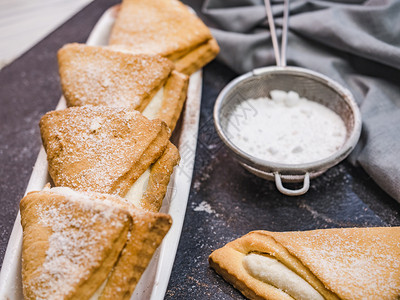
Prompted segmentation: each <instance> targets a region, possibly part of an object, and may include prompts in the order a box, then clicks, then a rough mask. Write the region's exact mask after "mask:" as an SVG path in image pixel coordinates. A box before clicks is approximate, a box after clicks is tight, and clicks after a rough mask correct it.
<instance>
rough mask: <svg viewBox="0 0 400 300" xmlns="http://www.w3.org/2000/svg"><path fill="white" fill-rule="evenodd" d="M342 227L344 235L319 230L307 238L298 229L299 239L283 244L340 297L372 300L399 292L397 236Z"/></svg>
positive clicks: (399, 255)
mask: <svg viewBox="0 0 400 300" xmlns="http://www.w3.org/2000/svg"><path fill="white" fill-rule="evenodd" d="M342 230H343V235H325V234H324V233H323V231H319V232H318V233H313V234H312V235H307V236H306V238H305V235H304V233H303V234H302V235H301V236H300V233H299V239H296V238H292V239H291V241H290V243H289V242H285V243H284V244H285V247H287V248H288V250H289V251H290V252H292V253H293V252H294V253H296V256H297V257H299V258H300V260H302V261H304V262H305V265H307V266H308V267H309V268H310V269H311V271H312V272H313V273H314V274H315V275H316V276H317V277H318V278H320V279H321V280H322V281H323V282H324V283H325V284H327V283H328V284H327V286H328V287H329V286H330V288H331V289H332V290H334V291H339V296H340V297H343V298H346V299H371V300H372V299H377V297H378V296H379V297H381V298H380V299H394V297H395V296H398V295H400V259H399V257H400V239H396V238H395V237H391V236H390V233H385V232H383V231H382V232H380V234H374V235H372V234H371V235H370V234H369V233H368V229H367V231H366V232H365V231H364V232H356V231H354V230H352V229H342ZM368 235H369V236H368ZM316 245H318V246H316Z"/></svg>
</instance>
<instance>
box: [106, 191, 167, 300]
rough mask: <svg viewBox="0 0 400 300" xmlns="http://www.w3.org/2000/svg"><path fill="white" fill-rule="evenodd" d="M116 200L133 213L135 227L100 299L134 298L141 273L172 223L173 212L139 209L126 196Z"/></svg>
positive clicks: (114, 201)
mask: <svg viewBox="0 0 400 300" xmlns="http://www.w3.org/2000/svg"><path fill="white" fill-rule="evenodd" d="M112 202H113V204H116V205H119V206H120V207H121V208H124V209H126V210H128V211H129V212H130V214H131V216H132V219H133V228H132V231H131V234H130V236H129V237H128V241H127V243H126V245H125V247H124V249H123V250H122V253H121V256H120V257H119V259H118V262H117V264H116V265H115V266H114V268H113V270H112V272H111V274H110V276H109V277H108V280H107V282H106V284H105V287H104V290H102V293H101V296H100V297H99V299H100V300H105V299H110V300H115V299H130V298H131V295H132V293H133V291H134V289H135V287H136V285H137V283H138V281H139V279H140V277H141V275H142V274H143V272H144V270H145V269H146V267H147V265H148V264H149V262H150V260H151V258H152V256H153V254H154V252H155V251H156V249H157V248H158V246H159V245H160V244H161V242H162V240H163V238H164V236H165V235H166V234H167V232H168V231H169V229H170V227H171V224H172V220H171V217H170V216H169V215H166V214H161V213H153V212H147V211H144V210H141V209H137V208H135V207H134V206H133V205H131V204H130V203H129V202H128V201H127V200H125V199H123V198H119V197H118V198H116V197H115V198H114V199H113V200H112Z"/></svg>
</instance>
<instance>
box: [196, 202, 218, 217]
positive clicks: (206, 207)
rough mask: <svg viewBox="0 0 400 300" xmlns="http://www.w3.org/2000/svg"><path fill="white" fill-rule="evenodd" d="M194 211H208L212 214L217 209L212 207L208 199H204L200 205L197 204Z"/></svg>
mask: <svg viewBox="0 0 400 300" xmlns="http://www.w3.org/2000/svg"><path fill="white" fill-rule="evenodd" d="M193 210H194V211H205V212H206V213H209V214H212V213H215V210H213V209H212V208H211V205H210V204H208V203H207V202H206V201H202V202H201V203H200V204H199V205H198V206H196V207H195V208H194V209H193Z"/></svg>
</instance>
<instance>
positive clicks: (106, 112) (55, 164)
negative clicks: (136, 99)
mask: <svg viewBox="0 0 400 300" xmlns="http://www.w3.org/2000/svg"><path fill="white" fill-rule="evenodd" d="M161 130H162V126H161V122H160V121H159V120H151V121H150V120H148V119H146V118H145V117H143V116H142V115H141V114H140V113H138V112H136V111H131V110H126V109H122V108H118V109H117V108H108V107H102V106H96V107H94V106H85V107H76V108H69V109H67V110H63V111H54V112H50V113H47V114H46V115H45V116H44V117H43V118H42V120H41V131H42V137H43V141H44V145H45V148H46V152H47V155H48V161H49V171H50V175H51V176H52V178H53V180H54V183H55V184H56V186H67V187H71V188H74V189H78V190H86V191H90V190H91V191H97V192H103V193H113V192H115V193H116V194H118V193H119V191H117V190H115V191H114V190H112V189H113V188H114V185H115V184H116V183H117V182H118V180H119V179H120V178H121V177H123V176H124V175H125V174H126V173H127V172H129V171H130V170H131V169H132V168H133V167H134V165H135V164H136V163H137V162H138V161H139V159H140V157H141V156H142V154H143V153H144V151H145V150H146V148H147V147H148V146H149V144H150V143H151V142H152V141H153V140H154V139H155V138H156V137H157V135H158V134H159V133H160V131H161Z"/></svg>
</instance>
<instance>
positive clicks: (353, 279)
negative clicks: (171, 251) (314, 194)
mask: <svg viewBox="0 0 400 300" xmlns="http://www.w3.org/2000/svg"><path fill="white" fill-rule="evenodd" d="M209 262H210V265H211V267H213V268H214V269H215V270H216V271H217V273H219V274H220V275H221V276H222V277H223V278H224V279H225V280H226V281H228V282H229V283H231V284H233V285H234V286H235V287H236V288H237V289H239V290H240V291H241V292H242V293H243V295H245V296H246V297H247V298H249V299H270V300H275V299H297V300H299V299H387V300H389V299H393V300H395V299H398V298H399V296H400V227H376V228H342V229H325V230H312V231H303V232H300V231H296V232H268V231H254V232H250V233H249V234H247V235H245V236H243V237H241V238H239V239H237V240H235V241H233V242H231V243H228V244H227V245H225V246H224V247H222V248H220V249H218V250H216V251H214V252H213V253H212V254H211V255H210V258H209Z"/></svg>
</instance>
